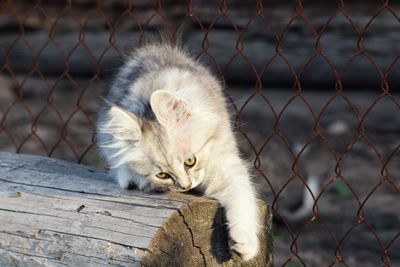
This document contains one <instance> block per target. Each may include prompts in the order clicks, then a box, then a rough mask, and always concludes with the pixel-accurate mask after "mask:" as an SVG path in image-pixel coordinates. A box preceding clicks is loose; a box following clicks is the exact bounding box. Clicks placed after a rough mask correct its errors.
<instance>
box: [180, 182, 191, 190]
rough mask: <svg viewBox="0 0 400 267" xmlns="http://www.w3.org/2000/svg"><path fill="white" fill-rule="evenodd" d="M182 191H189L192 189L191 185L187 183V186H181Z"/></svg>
mask: <svg viewBox="0 0 400 267" xmlns="http://www.w3.org/2000/svg"><path fill="white" fill-rule="evenodd" d="M181 187H182V189H183V190H190V189H192V183H189V184H188V185H187V186H183V185H182V186H181Z"/></svg>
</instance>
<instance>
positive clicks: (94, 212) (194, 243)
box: [0, 152, 272, 266]
mask: <svg viewBox="0 0 400 267" xmlns="http://www.w3.org/2000/svg"><path fill="white" fill-rule="evenodd" d="M260 209H261V212H262V218H263V220H264V221H263V223H264V225H266V227H265V231H264V232H263V233H261V235H260V238H261V244H262V246H261V253H260V254H259V256H258V257H256V258H255V259H254V260H252V261H249V262H247V263H243V262H242V261H241V260H240V257H239V256H237V255H235V254H234V253H232V252H230V250H229V247H228V234H227V229H226V227H225V221H224V212H223V209H222V208H221V207H220V206H219V205H218V202H216V201H214V200H210V199H206V198H202V197H199V196H193V195H188V194H177V193H167V194H146V193H143V192H139V191H135V190H130V191H125V190H122V189H120V188H119V187H118V186H117V184H116V183H114V182H113V181H112V179H110V177H108V175H107V173H106V172H104V171H101V170H98V169H94V168H91V167H85V166H82V165H78V164H73V163H68V162H65V161H61V160H56V159H50V158H44V157H38V156H29V155H21V154H19V155H18V154H10V153H5V152H2V153H0V266H10V265H13V266H14V265H16V266H21V265H23V266H25V265H29V266H37V265H40V266H61V265H68V266H88V265H90V266H101V265H110V266H117V265H118V266H132V265H133V266H272V236H271V214H270V212H269V210H268V207H267V206H266V205H265V204H262V203H260Z"/></svg>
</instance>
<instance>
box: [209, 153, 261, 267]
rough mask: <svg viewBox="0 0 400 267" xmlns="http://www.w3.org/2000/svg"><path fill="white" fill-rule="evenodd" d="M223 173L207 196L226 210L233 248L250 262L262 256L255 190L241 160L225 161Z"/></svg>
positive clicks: (212, 182) (214, 181)
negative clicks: (255, 257) (217, 201)
mask: <svg viewBox="0 0 400 267" xmlns="http://www.w3.org/2000/svg"><path fill="white" fill-rule="evenodd" d="M225 162H226V163H225V164H224V167H223V172H222V173H221V175H220V176H219V177H214V179H213V181H210V183H209V184H208V185H207V188H206V190H205V194H206V195H208V196H210V197H213V198H215V199H217V200H219V202H220V203H221V205H222V206H223V207H224V208H225V211H226V218H227V224H228V228H229V235H230V238H231V241H232V246H231V248H232V249H233V250H235V251H236V252H238V253H239V254H240V255H241V257H242V258H243V260H245V261H247V260H250V259H251V258H253V257H254V256H256V255H257V254H258V251H259V243H260V242H259V239H258V233H259V231H260V222H259V210H258V206H257V200H256V196H255V190H254V188H253V186H252V184H251V182H250V177H249V174H248V170H247V167H246V165H245V163H244V162H243V161H242V160H241V159H240V158H239V157H232V158H231V159H228V160H227V158H225Z"/></svg>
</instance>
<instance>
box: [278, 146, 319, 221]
mask: <svg viewBox="0 0 400 267" xmlns="http://www.w3.org/2000/svg"><path fill="white" fill-rule="evenodd" d="M302 149H303V144H299V143H297V144H295V146H294V151H295V152H297V153H300V152H301V150H302ZM309 153H310V149H309V148H306V149H305V150H304V151H303V154H304V155H307V154H309ZM303 164H305V163H303ZM305 183H306V185H307V186H305V185H304V189H303V195H302V199H301V203H302V204H301V206H300V207H299V208H297V209H296V210H294V211H285V212H284V213H283V216H284V217H285V218H286V219H288V220H289V221H301V220H304V219H305V218H307V217H308V216H310V215H311V214H312V212H313V208H314V204H315V199H316V198H317V197H318V194H319V193H320V190H321V188H320V185H319V181H318V177H317V176H315V175H312V174H311V175H310V174H308V175H307V176H306V179H305Z"/></svg>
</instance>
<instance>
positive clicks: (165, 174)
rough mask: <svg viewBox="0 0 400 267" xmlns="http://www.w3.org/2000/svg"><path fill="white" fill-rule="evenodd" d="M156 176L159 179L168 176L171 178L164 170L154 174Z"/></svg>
mask: <svg viewBox="0 0 400 267" xmlns="http://www.w3.org/2000/svg"><path fill="white" fill-rule="evenodd" d="M156 176H157V177H158V178H160V179H168V178H171V175H169V174H168V173H166V172H159V173H157V174H156Z"/></svg>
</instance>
